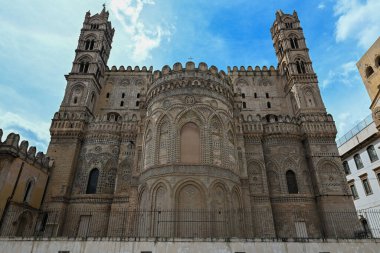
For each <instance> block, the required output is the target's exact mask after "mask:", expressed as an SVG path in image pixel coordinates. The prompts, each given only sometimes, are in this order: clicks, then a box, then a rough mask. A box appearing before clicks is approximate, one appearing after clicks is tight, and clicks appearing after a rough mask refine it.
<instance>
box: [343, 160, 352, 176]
mask: <svg viewBox="0 0 380 253" xmlns="http://www.w3.org/2000/svg"><path fill="white" fill-rule="evenodd" d="M343 169H344V173H345V174H346V175H350V174H351V170H350V166H348V162H347V161H344V162H343Z"/></svg>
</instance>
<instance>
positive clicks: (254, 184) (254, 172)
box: [247, 159, 268, 194]
mask: <svg viewBox="0 0 380 253" xmlns="http://www.w3.org/2000/svg"><path fill="white" fill-rule="evenodd" d="M264 168H265V166H264V164H263V163H262V162H260V161H257V160H254V159H250V160H248V161H247V174H248V183H249V190H250V193H251V194H262V193H266V192H268V187H267V184H266V175H265V170H264Z"/></svg>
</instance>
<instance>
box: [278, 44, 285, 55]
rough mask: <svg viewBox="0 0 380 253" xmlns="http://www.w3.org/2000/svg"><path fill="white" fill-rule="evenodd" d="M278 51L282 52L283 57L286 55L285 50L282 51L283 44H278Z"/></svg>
mask: <svg viewBox="0 0 380 253" xmlns="http://www.w3.org/2000/svg"><path fill="white" fill-rule="evenodd" d="M278 51H279V52H280V55H281V56H282V55H283V54H284V49H282V46H281V43H280V42H279V43H278Z"/></svg>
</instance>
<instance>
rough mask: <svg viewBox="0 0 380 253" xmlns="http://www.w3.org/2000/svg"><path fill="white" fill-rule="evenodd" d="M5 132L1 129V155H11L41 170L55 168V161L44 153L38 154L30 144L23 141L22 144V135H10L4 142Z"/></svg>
mask: <svg viewBox="0 0 380 253" xmlns="http://www.w3.org/2000/svg"><path fill="white" fill-rule="evenodd" d="M2 136H3V130H2V129H0V154H9V155H12V156H14V157H19V158H21V159H22V160H24V161H25V162H27V163H29V164H33V165H36V166H38V167H39V168H41V169H46V170H48V169H50V168H51V167H52V166H53V162H54V161H53V160H51V159H50V158H49V157H48V156H46V155H45V154H44V153H43V152H37V149H36V147H34V146H30V147H29V142H28V141H26V140H23V141H21V143H19V142H20V135H18V134H15V133H10V134H8V136H7V138H6V139H5V140H4V141H2Z"/></svg>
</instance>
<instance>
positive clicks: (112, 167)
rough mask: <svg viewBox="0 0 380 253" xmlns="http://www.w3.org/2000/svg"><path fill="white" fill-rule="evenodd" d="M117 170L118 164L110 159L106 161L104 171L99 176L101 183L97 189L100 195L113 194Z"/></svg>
mask: <svg viewBox="0 0 380 253" xmlns="http://www.w3.org/2000/svg"><path fill="white" fill-rule="evenodd" d="M117 168H118V164H117V160H116V159H114V158H111V159H109V160H108V161H107V163H106V165H105V166H104V169H103V170H102V173H101V174H100V178H101V180H100V181H101V183H102V184H101V185H100V189H99V192H100V193H106V194H113V193H114V192H115V185H116V177H117V170H118V169H117ZM98 184H99V182H98Z"/></svg>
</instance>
